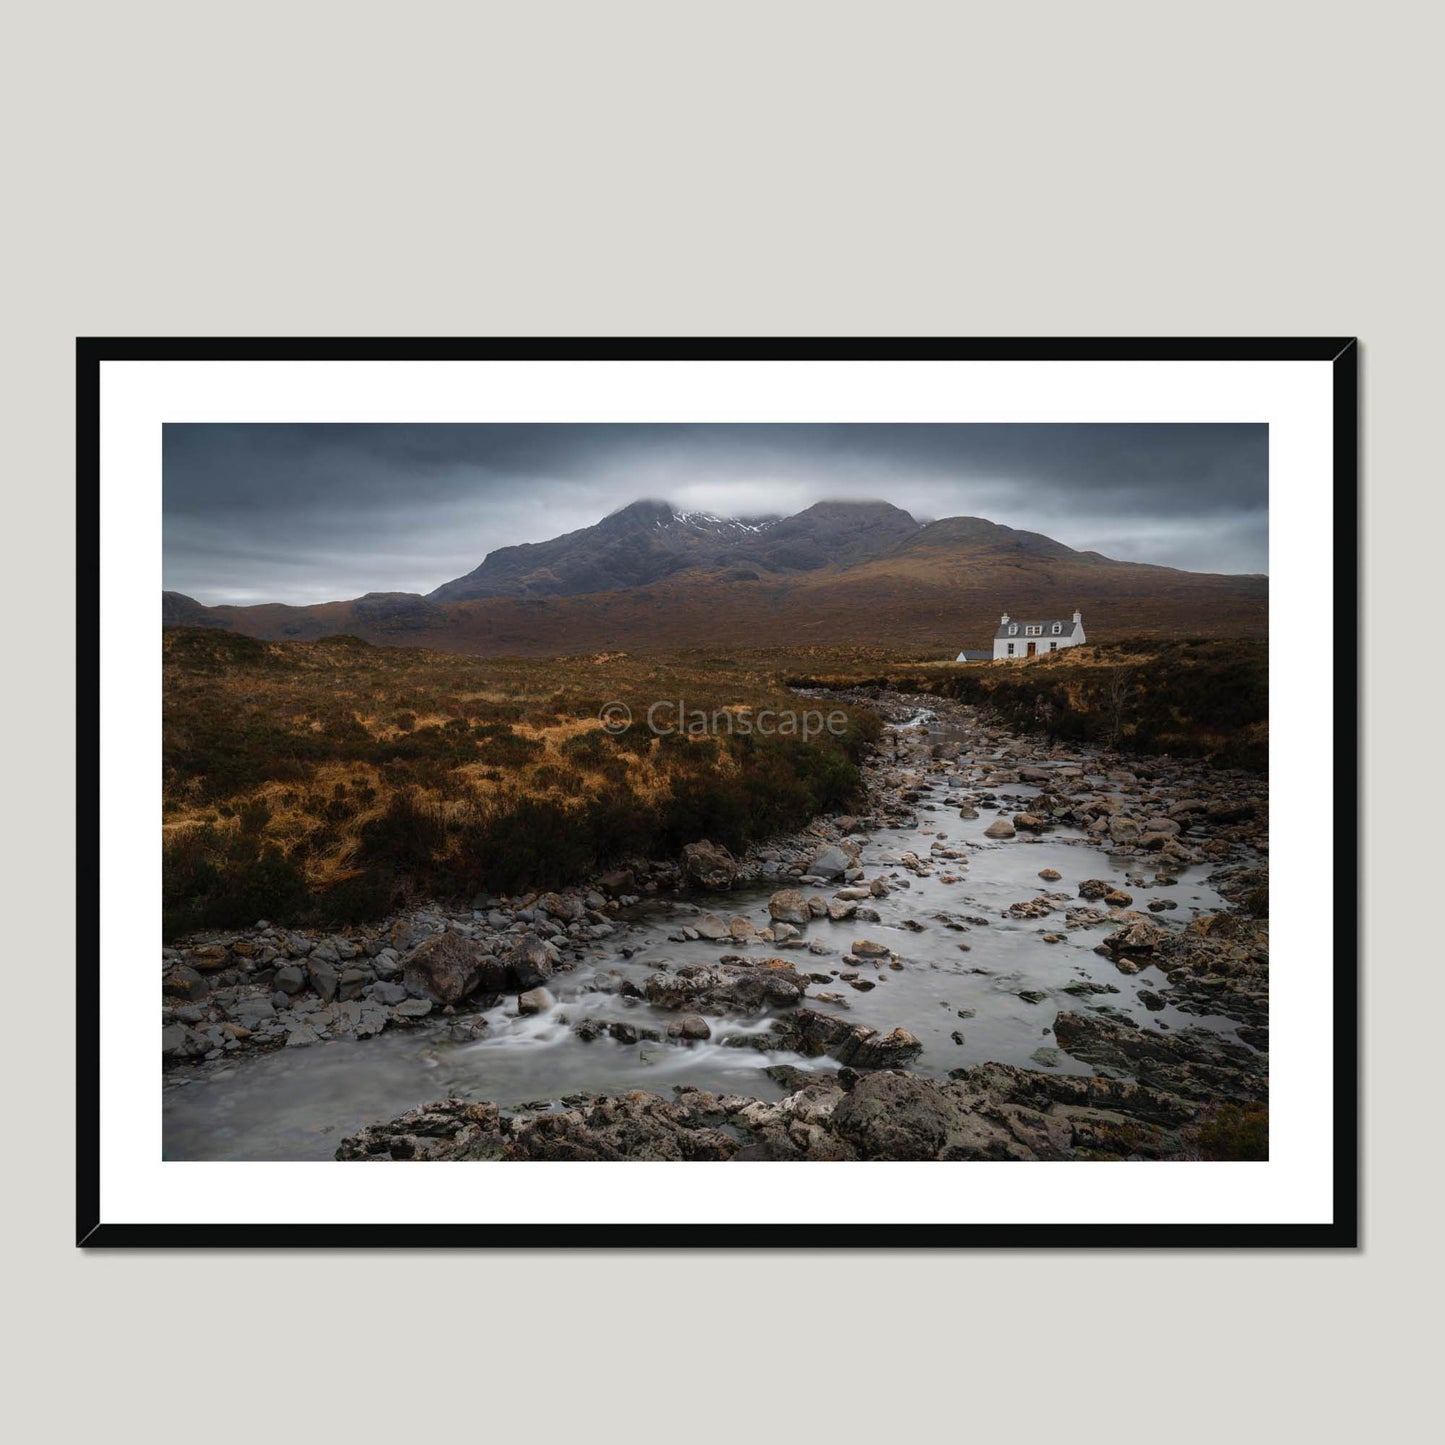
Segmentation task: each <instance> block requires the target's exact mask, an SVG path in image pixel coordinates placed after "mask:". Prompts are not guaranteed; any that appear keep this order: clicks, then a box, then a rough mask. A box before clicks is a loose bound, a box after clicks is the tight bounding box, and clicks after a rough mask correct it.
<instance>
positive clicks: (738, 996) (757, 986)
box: [642, 959, 807, 1013]
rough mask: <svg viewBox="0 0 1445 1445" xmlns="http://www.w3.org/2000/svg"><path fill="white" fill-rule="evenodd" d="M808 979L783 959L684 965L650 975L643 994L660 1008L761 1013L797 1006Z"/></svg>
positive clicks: (645, 982) (643, 987) (646, 980)
mask: <svg viewBox="0 0 1445 1445" xmlns="http://www.w3.org/2000/svg"><path fill="white" fill-rule="evenodd" d="M806 989H807V980H806V979H803V978H801V977H799V975H798V974H797V973H796V972H795V971H794V970H793V968H792V965H791V964H788V963H785V962H784V961H783V960H782V959H768V960H765V961H763V962H761V963H746V962H739V963H716V964H701V963H692V964H684V965H683V966H682V967H681V968H679V969H677V970H675V971H674V972H671V973H654V974H650V975H649V976H648V977H647V978H646V979H645V980H644V981H643V985H642V995H643V997H644V998H646V999H647V1001H648V1002H649V1003H651V1004H654V1005H655V1006H656V1007H658V1008H664V1009H672V1010H679V1011H680V1010H684V1009H685V1010H687V1011H689V1012H692V1013H697V1012H700V1011H701V1010H703V1009H707V1010H709V1011H714V1012H715V1011H719V1010H725V1011H729V1012H735V1013H758V1012H760V1011H761V1010H762V1009H763V1008H765V1007H768V1006H770V1005H773V1006H777V1005H785V1004H795V1003H797V1002H798V1000H799V999H800V998H802V997H803V994H804V991H805V990H806Z"/></svg>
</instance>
